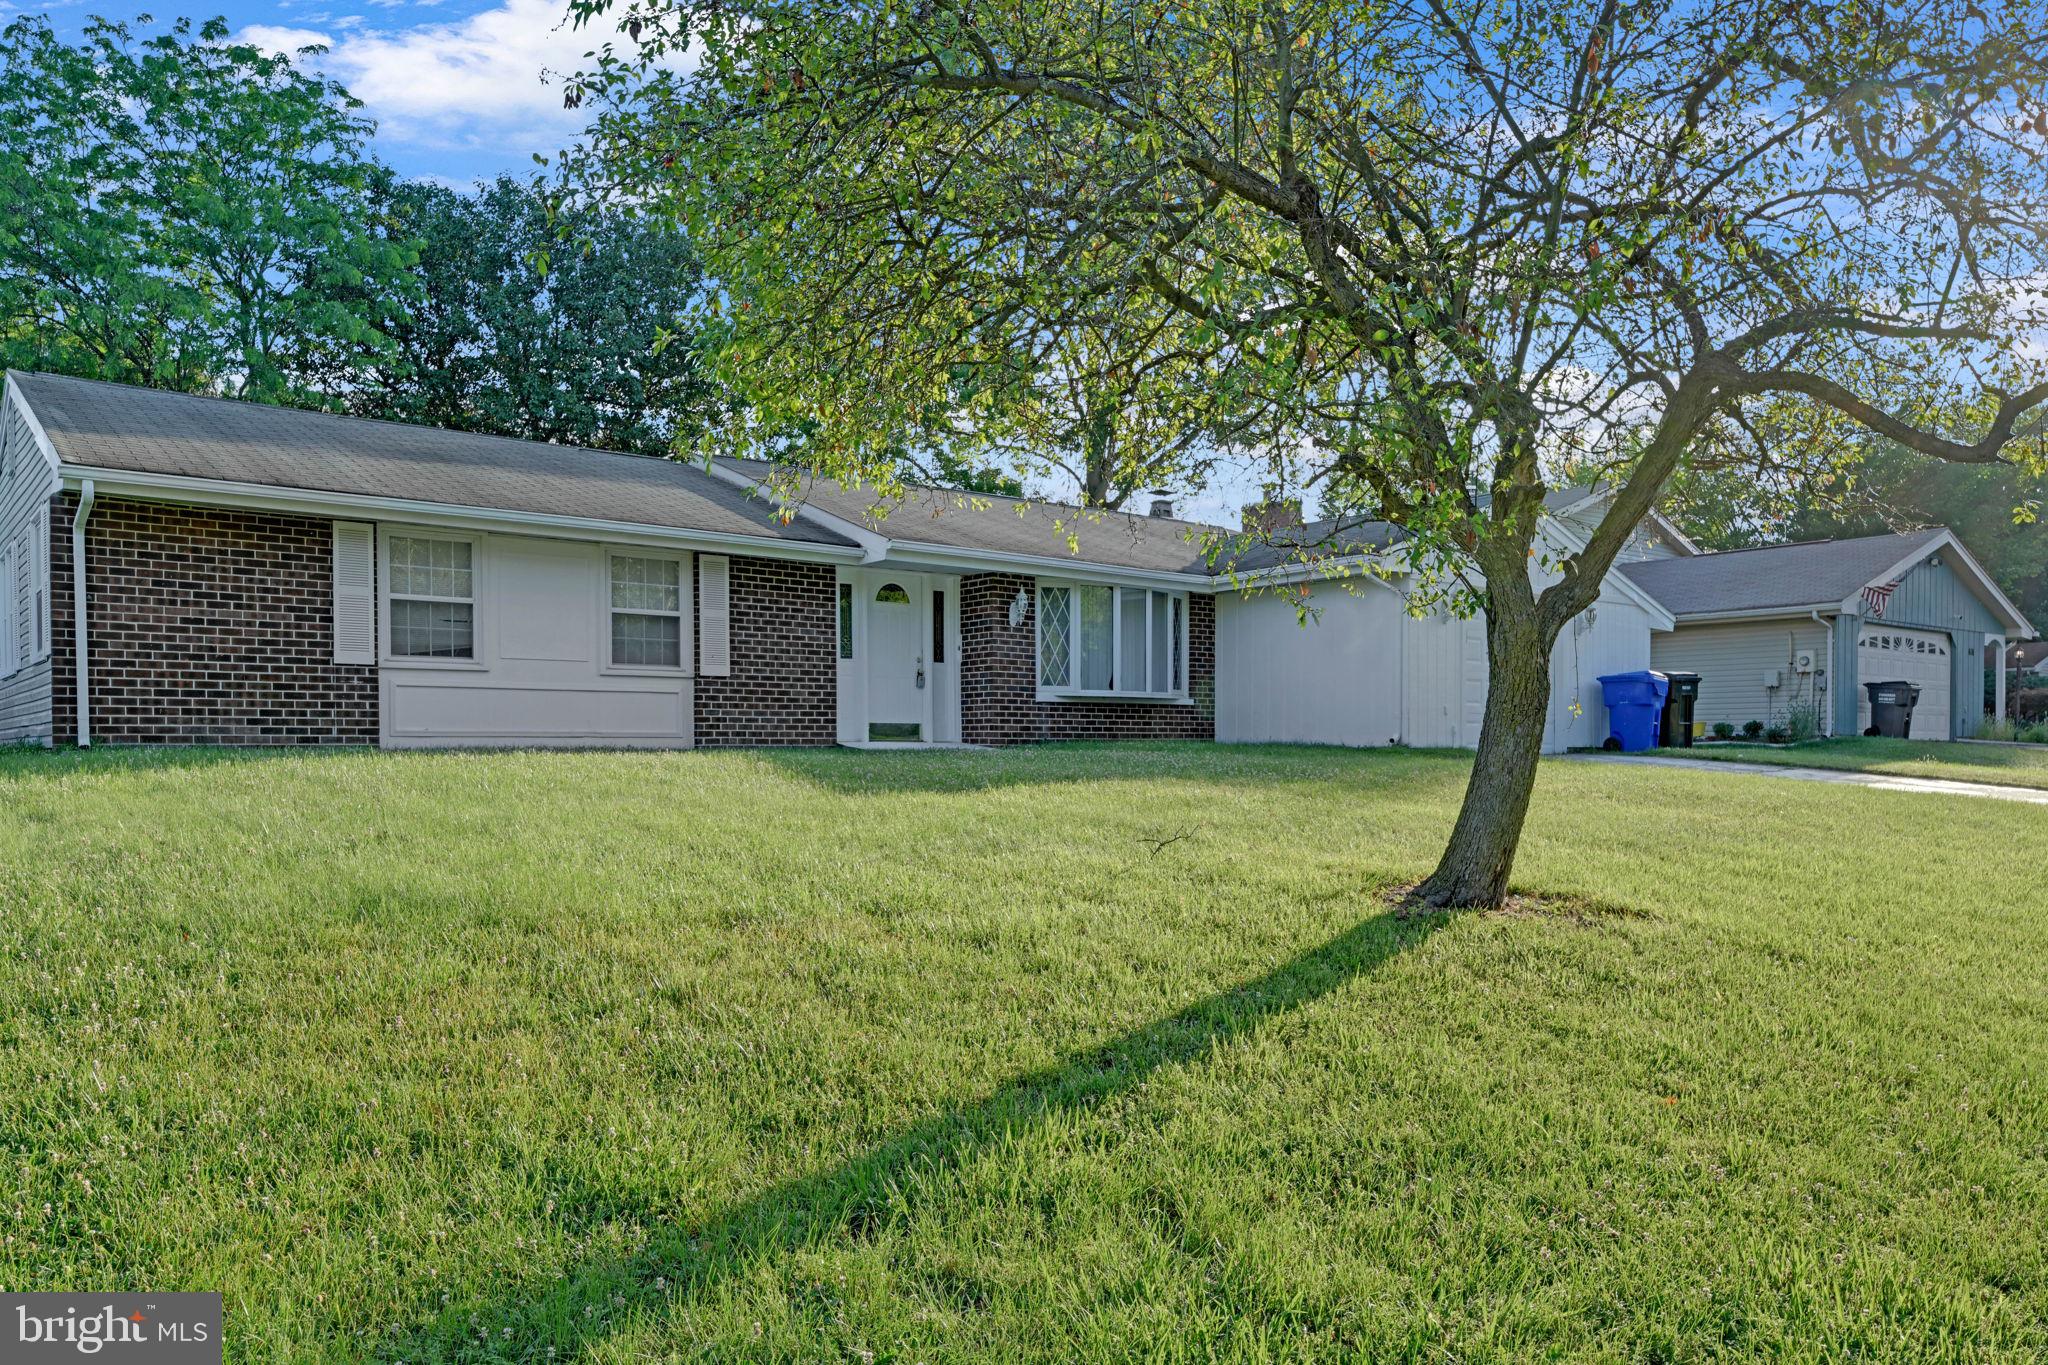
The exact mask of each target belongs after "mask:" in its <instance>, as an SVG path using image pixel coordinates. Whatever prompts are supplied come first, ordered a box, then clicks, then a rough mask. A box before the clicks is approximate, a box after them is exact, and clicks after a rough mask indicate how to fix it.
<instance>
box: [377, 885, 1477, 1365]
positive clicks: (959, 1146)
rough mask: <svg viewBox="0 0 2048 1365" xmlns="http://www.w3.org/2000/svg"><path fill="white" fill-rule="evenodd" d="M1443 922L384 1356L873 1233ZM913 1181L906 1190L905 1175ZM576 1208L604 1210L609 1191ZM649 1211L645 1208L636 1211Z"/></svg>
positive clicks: (972, 1107)
mask: <svg viewBox="0 0 2048 1365" xmlns="http://www.w3.org/2000/svg"><path fill="white" fill-rule="evenodd" d="M1445 922H1446V920H1445V919H1444V918H1443V917H1441V916H1434V915H1423V916H1417V917H1406V916H1404V915H1402V914H1401V913H1398V912H1393V911H1389V912H1387V913H1384V914H1380V915H1377V916H1375V917H1373V918H1372V919H1369V920H1366V921H1364V922H1362V923H1360V924H1358V925H1357V926H1355V927H1353V928H1351V929H1349V930H1347V931H1346V932H1344V933H1342V934H1339V935H1338V936H1337V937H1335V938H1333V939H1331V940H1329V941H1328V942H1326V943H1324V944H1322V945H1321V946H1320V947H1317V948H1314V949H1311V950H1310V951H1308V952H1306V953H1303V954H1302V955H1301V956H1299V957H1296V958H1294V959H1292V960H1291V961H1289V962H1287V963H1286V964H1285V965H1283V966H1281V967H1279V968H1277V969H1275V970H1274V971H1271V972H1269V973H1267V974H1266V975H1265V976H1262V977H1260V978H1258V979H1257V980H1255V981H1251V982H1247V983H1246V984H1244V985H1241V986H1238V987H1235V988H1234V989H1231V990H1227V991H1223V992H1220V993H1218V994H1216V995H1212V996H1209V997H1207V998H1205V999H1203V1000H1200V1001H1197V1002H1196V1003H1195V1004H1192V1005H1190V1006H1188V1007H1187V1008H1186V1009H1183V1010H1181V1011H1179V1012H1178V1013H1176V1014H1173V1015H1170V1016H1168V1017H1166V1018H1164V1019H1160V1020H1158V1021H1157V1022H1155V1023H1152V1024H1149V1025H1147V1026H1146V1027H1144V1028H1142V1029H1139V1030H1137V1031H1136V1032H1133V1033H1129V1034H1126V1035H1124V1036H1123V1037H1121V1038H1118V1039H1115V1040H1113V1041H1111V1042H1108V1043H1105V1044H1102V1045H1101V1046H1098V1047H1093V1048H1089V1049H1086V1050H1085V1051H1080V1052H1076V1053H1072V1054H1070V1055H1068V1056H1066V1057H1064V1058H1062V1059H1061V1060H1059V1061H1058V1062H1055V1063H1054V1064H1053V1065H1051V1066H1048V1067H1045V1068H1043V1069H1042V1070H1039V1071H1035V1072H1032V1073H1030V1074H1028V1075H1025V1076H1022V1077H1019V1078H1018V1079H1017V1080H1015V1081H1012V1082H1011V1083H1010V1084H1008V1085H1006V1086H1004V1087H1003V1088H1002V1089H1001V1090H999V1091H997V1092H996V1093H995V1094H993V1095H990V1096H988V1097H987V1098H985V1099H982V1100H979V1101H974V1102H970V1103H967V1104H964V1105H962V1106H960V1107H957V1108H954V1109H952V1110H949V1111H947V1112H946V1113H944V1114H941V1115H939V1116H937V1117H935V1118H932V1119H929V1120H927V1121H925V1122H923V1123H920V1124H917V1125H916V1126H914V1127H912V1128H910V1129H908V1130H907V1131H905V1132H903V1133H900V1134H898V1135H897V1136H895V1137H894V1138H891V1139H889V1140H888V1141H886V1142H884V1143H883V1144H882V1145H880V1146H878V1147H875V1148H873V1149H871V1150H869V1151H867V1152H864V1153H862V1154H860V1155H858V1156H856V1157H854V1158H852V1159H851V1160H848V1161H846V1162H845V1163H843V1164H841V1165H839V1166H835V1167H833V1168H831V1169H829V1170H826V1171H822V1172H820V1173H818V1174H816V1175H812V1176H807V1177H804V1178H802V1179H798V1180H793V1181H790V1182H787V1183H785V1184H782V1185H779V1186H776V1187H775V1188H773V1189H770V1190H768V1191H767V1192H766V1193H764V1194H762V1195H760V1196H759V1197H758V1198H755V1199H753V1200H750V1201H748V1202H746V1203H743V1204H740V1205H737V1206H735V1207H732V1208H729V1209H726V1210H725V1211H723V1212H721V1213H716V1214H714V1215H712V1216H711V1217H709V1218H706V1219H701V1220H686V1221H684V1222H682V1223H680V1224H678V1225H676V1226H674V1227H672V1228H665V1229H664V1230H663V1231H662V1232H660V1233H658V1234H657V1235H656V1238H655V1240H654V1242H652V1243H651V1244H650V1245H649V1246H648V1247H647V1248H646V1249H645V1250H644V1251H642V1252H641V1253H640V1254H638V1255H637V1256H634V1257H632V1258H622V1259H612V1260H606V1261H601V1262H594V1263H591V1264H588V1265H584V1266H580V1267H576V1268H573V1269H572V1270H571V1271H570V1272H569V1273H568V1274H567V1276H566V1277H562V1278H553V1277H550V1278H549V1279H547V1280H545V1281H538V1282H535V1283H533V1284H530V1285H528V1286H524V1287H518V1286H514V1287H510V1288H509V1289H508V1290H507V1292H505V1293H503V1294H501V1295H500V1296H499V1297H498V1298H497V1299H496V1300H495V1301H491V1302H486V1303H481V1304H478V1303H469V1304H457V1305H455V1306H453V1307H451V1308H449V1309H447V1310H445V1311H444V1312H443V1313H442V1314H441V1315H440V1316H439V1317H438V1318H437V1319H435V1321H434V1322H433V1323H431V1324H430V1325H429V1326H427V1327H426V1328H425V1329H423V1330H422V1331H420V1332H418V1333H415V1334H413V1335H412V1336H410V1337H409V1338H407V1339H405V1340H404V1341H402V1342H398V1343H393V1344H392V1345H390V1346H389V1347H388V1348H386V1350H385V1352H384V1355H385V1357H386V1358H388V1359H396V1360H404V1361H415V1362H417V1361H430V1360H439V1361H447V1360H478V1361H482V1360H489V1361H505V1360H546V1359H564V1358H574V1357H575V1356H576V1354H577V1353H578V1352H580V1351H582V1350H584V1349H586V1348H588V1347H591V1346H593V1345H595V1344H597V1343H598V1342H600V1341H602V1340H603V1339H604V1338H605V1337H606V1336H607V1335H609V1334H610V1333H611V1331H612V1330H613V1328H614V1325H615V1324H617V1323H618V1322H620V1320H621V1319H622V1318H624V1317H626V1316H627V1315H629V1314H633V1315H637V1316H636V1320H637V1321H641V1322H644V1321H645V1319H646V1316H648V1315H651V1316H652V1317H653V1318H654V1319H655V1320H657V1321H659V1320H661V1319H663V1318H664V1317H666V1316H668V1315H669V1314H671V1313H672V1312H673V1311H674V1309H675V1307H676V1306H677V1305H678V1304H681V1303H686V1302H688V1301H689V1300H691V1299H692V1298H694V1297H696V1296H699V1295H702V1294H705V1293H707V1292H708V1291H710V1290H712V1289H713V1288H715V1287H716V1286H717V1285H719V1284H720V1283H721V1282H723V1281H726V1280H728V1279H731V1278H734V1277H736V1276H738V1275H739V1274H740V1273H741V1272H743V1270H744V1269H745V1268H746V1267H748V1266H749V1265H752V1264H755V1263H758V1262H759V1261H761V1260H762V1259H764V1258H772V1257H777V1256H784V1255H787V1254H789V1253H792V1252H796V1251H799V1250H801V1249H803V1248H806V1247H815V1246H823V1245H828V1244H832V1243H835V1242H836V1243H846V1244H857V1243H860V1242H862V1241H866V1240H869V1239H870V1238H872V1237H873V1236H874V1235H875V1234H876V1232H877V1231H878V1230H879V1229H880V1227H881V1226H882V1225H883V1224H884V1222H885V1221H886V1220H887V1219H888V1217H889V1212H890V1208H891V1206H892V1204H895V1205H899V1206H900V1204H901V1202H902V1201H903V1200H904V1199H905V1198H906V1197H911V1196H910V1195H909V1194H908V1193H907V1192H909V1191H914V1190H918V1189H923V1188H929V1187H930V1186H931V1184H932V1182H931V1181H930V1180H929V1179H924V1178H922V1177H929V1176H930V1175H932V1174H935V1173H943V1172H946V1171H950V1170H955V1169H958V1168H959V1167H961V1166H962V1165H964V1164H965V1163H967V1162H968V1161H969V1160H971V1159H972V1158H973V1157H974V1156H975V1155H976V1154H977V1153H978V1152H980V1151H982V1150H983V1149H984V1148H986V1147H988V1146H989V1145H991V1144H992V1143H995V1142H997V1141H1001V1140H1003V1139H1005V1138H1007V1137H1011V1136H1014V1135H1015V1134H1016V1133H1017V1132H1018V1131H1019V1130H1022V1129H1028V1128H1030V1127H1032V1126H1033V1125H1036V1124H1039V1123H1043V1122H1045V1121H1046V1120H1048V1119H1050V1118H1053V1117H1055V1116H1057V1115H1061V1114H1085V1113H1088V1112H1089V1111H1091V1110H1093V1109H1095V1108H1097V1107H1098V1106H1100V1105H1101V1104H1102V1103H1103V1102H1104V1101H1105V1100H1108V1099H1111V1098H1113V1097H1115V1096H1117V1095H1120V1094H1123V1093H1125V1092H1127V1091H1130V1090H1133V1089H1136V1088H1137V1087H1138V1086H1140V1085H1143V1084H1144V1083H1145V1082H1147V1081H1148V1080H1150V1079H1151V1077H1152V1076H1153V1075H1154V1074H1155V1073H1158V1072H1160V1071H1162V1070H1165V1069H1167V1068H1170V1067H1176V1066H1186V1065H1192V1064H1195V1063H1199V1062H1200V1061H1202V1060H1203V1059H1204V1058H1205V1057H1207V1056H1208V1055H1210V1054H1211V1053H1212V1052H1213V1051H1214V1050H1215V1049H1217V1048H1220V1047H1222V1046H1224V1045H1226V1044H1228V1043H1230V1042H1231V1041H1232V1040H1234V1039H1237V1038H1240V1037H1242V1036H1244V1035H1246V1034H1249V1033H1251V1032H1253V1031H1255V1030H1256V1029H1258V1028H1259V1027H1260V1026H1261V1025H1263V1024H1265V1023H1266V1022H1267V1021H1269V1020H1271V1019H1274V1018H1277V1017H1279V1016H1281V1015H1284V1014H1286V1013H1288V1012H1290V1011H1293V1010H1296V1009H1300V1008H1302V1007H1303V1006H1305V1005H1309V1004H1312V1003H1313V1002H1315V1001H1317V1000H1320V999H1322V998H1323V997H1324V996H1327V995H1330V994H1331V993H1333V992H1335V991H1337V990H1339V989H1341V988H1342V987H1343V986H1344V985H1345V984H1346V983H1348V982H1350V981H1353V980H1356V979H1357V978H1359V977H1361V976H1364V975H1366V974H1368V973H1370V972H1372V971H1374V970H1376V969H1377V968H1379V967H1380V966H1382V965H1384V964H1385V963H1387V962H1388V961H1390V960H1391V959H1393V958H1394V957H1395V956H1397V955H1398V954H1400V953H1402V952H1404V951H1406V950H1407V949H1409V948H1412V947H1414V946H1416V945H1417V944H1419V943H1421V942H1422V941H1423V940H1424V939H1426V938H1427V937H1428V936H1429V935H1430V934H1431V933H1432V932H1434V931H1435V930H1436V929H1437V928H1439V927H1440V926H1441V925H1443V924H1444V923H1445ZM913 1176H916V1177H920V1178H919V1179H912V1178H910V1177H913ZM588 1196H589V1197H588V1199H587V1201H585V1202H586V1203H587V1204H588V1205H589V1206H591V1207H597V1208H605V1209H607V1210H608V1212H609V1213H610V1214H612V1215H617V1214H620V1213H623V1212H625V1210H623V1209H620V1208H619V1207H618V1206H617V1205H618V1201H617V1199H616V1197H615V1196H611V1195H609V1194H608V1193H607V1192H604V1191H599V1190H592V1191H589V1192H588ZM643 1212H645V1213H647V1214H649V1215H650V1217H649V1219H648V1221H652V1217H651V1215H652V1214H653V1213H654V1212H655V1211H653V1210H645V1211H643Z"/></svg>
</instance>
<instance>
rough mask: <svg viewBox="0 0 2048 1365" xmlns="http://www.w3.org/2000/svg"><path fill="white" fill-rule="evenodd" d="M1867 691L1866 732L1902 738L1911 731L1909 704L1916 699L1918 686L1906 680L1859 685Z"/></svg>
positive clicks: (1911, 714) (1918, 699) (1918, 697)
mask: <svg viewBox="0 0 2048 1365" xmlns="http://www.w3.org/2000/svg"><path fill="white" fill-rule="evenodd" d="M1863 690H1864V691H1866V692H1868V693H1869V694H1870V728H1869V729H1867V730H1865V731H1864V732H1863V733H1864V734H1866V735H1872V736H1877V735H1882V736H1883V737H1884V738H1886V739H1905V738H1906V737H1908V736H1909V735H1911V734H1912V733H1913V707H1914V706H1915V705H1917V704H1918V703H1919V701H1920V689H1919V688H1918V687H1915V686H1914V685H1913V684H1912V683H1909V682H1899V681H1896V680H1894V681H1892V682H1874V683H1865V684H1863Z"/></svg>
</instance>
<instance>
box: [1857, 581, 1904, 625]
mask: <svg viewBox="0 0 2048 1365" xmlns="http://www.w3.org/2000/svg"><path fill="white" fill-rule="evenodd" d="M1904 581H1905V580H1903V579H1897V578H1895V579H1893V580H1892V581H1891V582H1889V583H1887V584H1885V585H1884V586H1883V587H1881V588H1880V587H1876V586H1874V585H1873V586H1871V587H1867V588H1865V589H1864V590H1863V605H1864V606H1866V607H1868V608H1870V614H1871V615H1872V616H1883V615H1884V609H1885V605H1886V604H1887V603H1888V602H1890V601H1891V600H1892V594H1893V593H1895V592H1897V591H1898V590H1899V584H1900V583H1902V582H1904Z"/></svg>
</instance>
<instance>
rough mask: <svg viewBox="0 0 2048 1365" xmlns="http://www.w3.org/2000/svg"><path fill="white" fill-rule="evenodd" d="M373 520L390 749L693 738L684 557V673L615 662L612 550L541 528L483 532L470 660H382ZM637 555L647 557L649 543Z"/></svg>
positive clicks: (664, 743)
mask: <svg viewBox="0 0 2048 1365" xmlns="http://www.w3.org/2000/svg"><path fill="white" fill-rule="evenodd" d="M394 531H395V532H397V533H398V534H404V535H420V536H428V537H431V536H433V535H434V534H435V532H433V531H431V530H418V531H413V530H408V529H405V528H394V527H379V528H378V539H379V542H380V551H379V553H380V563H379V566H378V567H379V579H380V584H381V586H380V589H379V591H380V600H379V603H378V608H379V610H378V615H379V619H380V622H381V623H383V624H384V626H385V627H386V629H383V630H380V632H379V634H380V639H379V650H380V653H382V654H384V655H385V657H384V660H383V663H382V665H381V667H379V669H378V679H379V684H378V685H379V687H380V688H381V705H382V711H383V726H384V735H383V742H384V744H385V746H386V747H387V748H414V747H443V746H459V745H483V746H499V747H503V746H513V745H518V746H534V747H555V746H573V745H618V746H625V747H654V748H679V747H686V746H688V745H689V744H690V743H691V740H692V737H693V733H694V726H693V723H692V710H693V702H694V697H695V692H694V683H693V679H692V678H691V676H690V671H691V670H690V668H689V664H690V662H691V659H690V652H689V648H688V641H689V639H690V634H691V630H690V621H691V616H692V610H691V602H690V594H689V592H688V588H687V585H688V583H689V582H690V561H689V558H688V557H687V556H685V557H684V558H683V562H682V566H681V575H680V578H681V582H682V583H683V584H684V585H685V588H684V593H683V598H682V608H683V617H682V633H683V640H684V642H685V643H684V649H683V664H684V667H683V669H682V670H681V671H680V672H678V671H674V670H652V669H625V668H613V667H610V666H609V665H608V662H607V660H608V658H609V650H610V641H611V616H610V578H609V574H610V553H611V549H610V547H607V546H603V545H598V544H593V543H590V542H586V541H571V540H553V539H548V538H545V537H540V536H510V535H489V536H482V537H479V538H478V540H477V547H476V559H475V565H476V568H475V589H474V590H475V594H476V598H475V601H476V608H475V653H476V657H475V659H474V660H473V661H467V662H462V663H445V664H444V663H441V662H439V661H431V660H416V659H404V660H394V659H392V658H390V657H389V655H388V651H389V649H390V640H389V638H388V623H389V620H390V615H389V602H388V600H387V599H385V598H383V597H382V594H384V593H387V592H388V587H389V578H388V576H387V574H386V573H385V572H384V571H385V570H386V569H387V567H388V566H386V565H385V564H383V563H382V562H381V556H382V555H383V554H384V553H385V552H386V551H385V549H384V548H383V542H384V541H385V540H386V538H387V537H388V536H389V535H391V534H392V533H393V532H394ZM629 553H634V554H646V553H649V552H647V551H644V550H635V551H630V552H629Z"/></svg>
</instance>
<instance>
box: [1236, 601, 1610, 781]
mask: <svg viewBox="0 0 2048 1365" xmlns="http://www.w3.org/2000/svg"><path fill="white" fill-rule="evenodd" d="M1400 587H1401V584H1400V582H1399V581H1398V580H1396V581H1395V582H1394V583H1392V584H1377V583H1374V584H1364V585H1359V584H1356V583H1354V584H1353V585H1351V587H1350V588H1347V585H1346V584H1344V583H1335V582H1332V583H1319V584H1316V585H1314V587H1313V598H1312V600H1313V601H1314V602H1315V604H1316V606H1317V607H1318V608H1319V609H1320V615H1319V616H1318V617H1317V618H1315V619H1312V620H1311V622H1310V623H1309V624H1307V625H1301V624H1298V622H1297V617H1296V612H1295V608H1294V604H1293V601H1292V599H1291V598H1289V597H1288V596H1287V595H1285V594H1283V593H1276V592H1262V593H1251V594H1240V593H1225V594H1223V595H1221V596H1219V597H1218V598H1217V599H1216V737H1217V738H1218V739H1220V740H1223V741H1225V742H1231V743H1257V742H1281V743H1300V744H1346V745H1353V746H1371V745H1379V744H1387V743H1400V744H1406V745H1411V746H1413V747H1416V748H1458V747H1462V748H1471V747H1473V746H1475V745H1477V744H1478V743H1479V730H1480V726H1481V724H1482V723H1483V721H1484V718H1485V711H1486V689H1487V678H1488V674H1487V662H1486V625H1485V622H1484V621H1483V620H1481V619H1477V618H1475V619H1471V620H1462V621H1461V620H1458V619H1457V618H1455V617H1452V616H1448V615H1443V614H1439V613H1431V614H1427V615H1423V616H1419V617H1416V616H1410V615H1409V614H1408V611H1407V604H1406V602H1405V600H1404V599H1403V597H1402V596H1401V593H1400ZM1591 617H1592V619H1591V620H1590V621H1586V620H1585V618H1581V622H1583V624H1580V623H1575V624H1574V625H1573V626H1571V627H1567V628H1566V630H1565V632H1564V635H1563V636H1562V637H1561V638H1560V639H1559V641H1558V647H1557V652H1556V654H1555V655H1554V656H1553V659H1552V664H1551V690H1552V703H1551V714H1550V717H1549V719H1548V723H1547V725H1546V729H1545V734H1544V744H1543V747H1544V750H1545V751H1546V752H1549V753H1557V752H1561V751H1563V750H1564V749H1567V748H1582V747H1589V746H1593V745H1597V744H1598V743H1599V742H1600V740H1601V739H1602V738H1604V737H1605V735H1606V734H1607V712H1606V707H1605V706H1604V705H1603V704H1602V702H1601V700H1600V684H1599V681H1598V680H1599V676H1600V674H1602V673H1618V672H1626V671H1629V670H1632V669H1640V668H1647V667H1649V664H1650V622H1649V617H1648V615H1647V614H1646V613H1645V612H1644V611H1643V610H1642V609H1641V608H1640V607H1638V606H1636V605H1635V604H1634V603H1632V602H1630V601H1628V600H1627V599H1626V598H1622V597H1620V596H1618V595H1608V596H1604V597H1602V598H1601V600H1600V603H1599V605H1598V606H1597V607H1596V608H1595V610H1594V611H1593V612H1592V613H1591ZM1574 700H1577V701H1578V703H1579V706H1580V713H1579V714H1578V715H1576V716H1574V715H1573V714H1571V706H1572V702H1573V701H1574Z"/></svg>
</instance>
